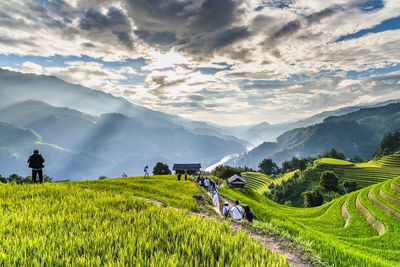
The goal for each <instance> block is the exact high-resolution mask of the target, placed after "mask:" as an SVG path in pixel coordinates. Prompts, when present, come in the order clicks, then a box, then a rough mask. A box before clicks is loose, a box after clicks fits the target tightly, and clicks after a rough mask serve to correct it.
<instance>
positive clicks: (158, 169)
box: [153, 162, 171, 175]
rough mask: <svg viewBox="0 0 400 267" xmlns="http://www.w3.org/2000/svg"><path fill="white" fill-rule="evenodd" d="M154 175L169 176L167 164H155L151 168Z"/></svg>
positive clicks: (169, 171)
mask: <svg viewBox="0 0 400 267" xmlns="http://www.w3.org/2000/svg"><path fill="white" fill-rule="evenodd" d="M153 174H154V175H168V174H171V170H170V169H169V166H168V164H165V163H162V162H157V163H156V165H155V166H154V168H153Z"/></svg>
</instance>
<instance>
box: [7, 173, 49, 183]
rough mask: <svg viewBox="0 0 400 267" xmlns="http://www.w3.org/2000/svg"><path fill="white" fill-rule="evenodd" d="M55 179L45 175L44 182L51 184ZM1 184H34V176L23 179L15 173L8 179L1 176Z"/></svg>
mask: <svg viewBox="0 0 400 267" xmlns="http://www.w3.org/2000/svg"><path fill="white" fill-rule="evenodd" d="M52 180H53V179H52V178H51V177H49V176H47V175H43V181H44V182H51V181H52ZM0 182H1V183H4V184H5V183H16V184H32V183H33V181H32V176H27V177H22V176H19V175H18V174H16V173H14V174H11V175H10V176H8V177H3V176H1V175H0Z"/></svg>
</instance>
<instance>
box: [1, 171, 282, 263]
mask: <svg viewBox="0 0 400 267" xmlns="http://www.w3.org/2000/svg"><path fill="white" fill-rule="evenodd" d="M145 182H146V183H147V184H145ZM184 188H187V191H186V189H184ZM194 189H195V185H194V184H193V183H190V182H189V181H188V182H183V181H181V182H178V181H176V180H175V179H173V177H172V176H170V177H150V178H146V179H143V178H142V177H138V178H123V179H104V180H97V181H87V182H74V183H57V184H55V183H45V184H43V185H16V184H4V185H1V186H0V209H1V214H2V216H1V217H0V224H1V225H2V227H1V229H0V232H1V234H0V265H2V266H67V265H68V266H69V265H72V266H129V265H134V266H286V260H285V258H284V257H281V256H278V255H277V254H276V253H275V252H272V251H269V250H266V249H265V247H264V245H262V244H260V243H257V242H253V241H252V240H251V238H250V236H249V235H248V234H245V233H244V232H241V231H238V232H235V231H233V230H231V229H230V227H229V225H228V224H227V223H223V224H221V223H219V222H217V221H215V220H212V219H207V218H202V217H201V216H197V215H192V214H191V213H190V212H189V211H188V210H186V209H183V210H182V209H175V208H171V207H167V208H163V207H161V206H159V205H157V204H155V203H153V202H149V201H146V199H143V198H139V197H137V196H135V195H140V196H144V197H151V198H154V199H157V200H159V201H163V202H165V203H167V204H168V205H171V206H178V207H185V208H189V209H190V210H196V209H197V208H193V206H192V204H193V203H195V202H190V201H189V200H188V199H186V198H189V196H193V195H194V194H197V193H198V191H197V192H196V190H194ZM177 192H179V193H177ZM182 195H183V196H182Z"/></svg>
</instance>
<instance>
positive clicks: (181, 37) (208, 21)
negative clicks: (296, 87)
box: [127, 0, 250, 56]
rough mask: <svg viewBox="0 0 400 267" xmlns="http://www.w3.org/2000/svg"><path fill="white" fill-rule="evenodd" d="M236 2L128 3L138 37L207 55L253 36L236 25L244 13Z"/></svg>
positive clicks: (165, 0) (140, 0) (156, 0)
mask: <svg viewBox="0 0 400 267" xmlns="http://www.w3.org/2000/svg"><path fill="white" fill-rule="evenodd" d="M238 3H239V2H237V1H234V0H205V1H202V2H201V1H198V0H183V1H182V0H150V1H144V0H127V11H128V14H129V16H130V17H131V18H132V20H133V21H134V23H135V25H136V27H137V30H136V31H135V35H136V36H137V37H139V38H140V39H142V40H143V41H145V42H146V43H148V44H150V45H157V46H161V47H165V48H169V47H172V46H176V47H177V48H178V50H180V51H183V52H186V53H190V54H193V55H196V56H206V55H210V54H212V53H214V52H215V51H217V50H219V49H221V48H224V47H228V46H230V45H232V44H233V43H235V42H236V41H238V40H240V39H243V38H246V37H248V36H249V35H250V32H249V31H248V29H247V27H241V26H238V25H236V24H235V23H236V22H238V21H240V19H241V17H242V15H243V14H244V13H243V11H242V10H240V9H239V8H238Z"/></svg>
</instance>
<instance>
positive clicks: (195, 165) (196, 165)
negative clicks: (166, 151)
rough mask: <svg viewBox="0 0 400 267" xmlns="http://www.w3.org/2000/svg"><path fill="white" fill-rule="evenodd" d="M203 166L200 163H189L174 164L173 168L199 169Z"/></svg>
mask: <svg viewBox="0 0 400 267" xmlns="http://www.w3.org/2000/svg"><path fill="white" fill-rule="evenodd" d="M200 168H201V164H200V163H189V164H174V167H173V168H172V170H174V171H184V170H187V171H199V170H200Z"/></svg>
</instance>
